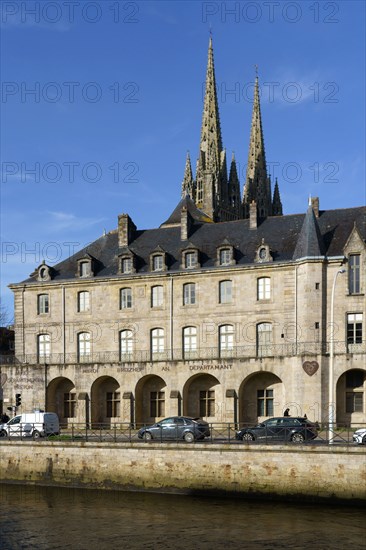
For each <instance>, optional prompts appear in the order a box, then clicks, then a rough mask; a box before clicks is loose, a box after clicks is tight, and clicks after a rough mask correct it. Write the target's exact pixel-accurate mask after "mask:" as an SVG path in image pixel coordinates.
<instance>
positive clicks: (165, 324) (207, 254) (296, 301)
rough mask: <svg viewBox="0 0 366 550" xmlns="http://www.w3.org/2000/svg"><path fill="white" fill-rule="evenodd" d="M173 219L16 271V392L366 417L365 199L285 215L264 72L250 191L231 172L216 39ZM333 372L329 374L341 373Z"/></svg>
mask: <svg viewBox="0 0 366 550" xmlns="http://www.w3.org/2000/svg"><path fill="white" fill-rule="evenodd" d="M182 187H183V188H182V199H181V201H180V202H179V203H178V205H177V206H176V208H175V209H174V210H173V212H172V214H171V216H170V217H169V218H168V220H166V221H165V222H164V223H162V224H161V225H160V227H159V228H155V229H149V230H141V229H138V228H136V226H135V224H134V223H133V221H132V219H131V217H130V216H129V215H128V214H121V215H120V216H119V217H118V226H117V229H116V230H114V231H111V232H109V233H108V234H106V235H103V236H102V237H101V238H99V239H98V240H96V241H95V242H93V243H92V244H91V245H89V246H88V247H87V248H86V249H83V250H81V251H80V252H78V253H76V254H75V255H73V256H72V257H70V258H68V259H67V260H65V261H63V262H61V263H59V264H58V265H55V266H48V265H46V264H45V263H43V264H41V265H40V266H38V267H37V268H36V269H35V271H34V272H33V273H32V275H31V276H30V278H29V279H27V280H26V281H23V282H21V283H17V284H13V285H11V289H12V290H13V292H14V298H15V357H14V362H13V363H12V364H2V365H1V373H2V383H3V402H4V406H8V405H9V404H13V400H14V395H15V393H21V394H22V407H23V409H24V410H29V409H32V408H34V407H42V408H46V409H47V410H50V411H55V412H57V413H58V415H59V416H60V418H61V421H62V422H63V423H70V422H88V423H92V424H98V423H101V422H102V423H107V424H108V423H114V422H126V423H146V422H152V421H155V420H156V419H159V418H162V417H164V416H170V415H176V414H184V415H189V416H201V417H203V418H205V419H207V420H208V421H210V422H219V423H221V422H240V423H247V422H248V423H251V422H256V421H257V420H261V419H262V418H266V417H268V416H273V415H281V414H282V412H283V410H284V409H285V408H287V407H289V408H290V410H291V414H292V415H297V414H305V413H306V414H307V416H308V417H309V418H310V419H313V420H318V421H323V422H326V421H327V420H328V418H329V416H328V415H329V400H330V399H331V401H332V402H333V404H334V410H335V412H336V420H337V422H338V423H339V424H347V425H349V424H357V423H364V422H366V398H365V391H366V366H365V359H366V346H365V336H364V334H365V328H364V322H365V312H366V307H365V305H366V302H365V290H366V289H365V285H366V277H365V275H366V245H365V240H366V225H365V215H366V208H365V207H355V208H347V209H339V210H328V211H326V210H320V207H319V201H318V200H317V199H316V198H313V199H311V201H310V204H309V205H308V207H307V211H306V213H304V214H295V215H283V213H282V204H281V199H280V194H279V188H278V184H277V182H276V185H275V189H274V193H273V196H272V195H271V182H270V180H269V177H268V176H267V171H266V163H265V154H264V142H263V131H262V121H261V116H260V105H259V94H258V80H257V81H256V86H255V97H254V105H253V119H252V128H251V137H250V146H249V162H248V171H247V179H246V182H245V187H244V193H243V200H241V198H240V189H239V179H238V176H237V172H236V167H235V159H234V158H233V159H232V163H231V169H230V175H229V177H227V175H226V159H225V153H224V151H223V148H222V143H221V133H220V122H219V114H218V106H217V98H216V88H215V75H214V65H213V51H212V42H211V41H210V45H209V56H208V69H207V83H206V99H205V104H204V115H203V125H202V132H201V143H200V153H199V159H198V163H197V173H196V178H195V179H194V177H193V173H192V169H191V163H190V159H189V158H188V159H187V162H186V169H185V175H184V180H183V186H182ZM330 372H331V373H333V374H332V376H331V377H330V375H329V373H330Z"/></svg>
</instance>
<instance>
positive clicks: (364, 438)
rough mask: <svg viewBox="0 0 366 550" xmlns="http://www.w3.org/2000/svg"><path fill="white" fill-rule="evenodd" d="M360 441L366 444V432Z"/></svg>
mask: <svg viewBox="0 0 366 550" xmlns="http://www.w3.org/2000/svg"><path fill="white" fill-rule="evenodd" d="M362 443H363V444H364V445H366V434H365V435H364V436H363V438H362Z"/></svg>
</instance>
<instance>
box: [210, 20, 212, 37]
mask: <svg viewBox="0 0 366 550" xmlns="http://www.w3.org/2000/svg"><path fill="white" fill-rule="evenodd" d="M209 33H210V37H211V38H212V25H211V23H210V28H209Z"/></svg>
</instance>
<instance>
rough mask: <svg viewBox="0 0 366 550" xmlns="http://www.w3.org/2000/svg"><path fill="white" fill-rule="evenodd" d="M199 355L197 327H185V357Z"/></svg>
mask: <svg viewBox="0 0 366 550" xmlns="http://www.w3.org/2000/svg"><path fill="white" fill-rule="evenodd" d="M196 356H197V328H196V327H184V329H183V357H184V359H189V358H194V357H196Z"/></svg>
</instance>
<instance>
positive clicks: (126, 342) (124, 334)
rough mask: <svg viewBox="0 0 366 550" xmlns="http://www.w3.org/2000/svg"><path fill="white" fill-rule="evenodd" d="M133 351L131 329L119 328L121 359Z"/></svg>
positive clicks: (124, 358)
mask: <svg viewBox="0 0 366 550" xmlns="http://www.w3.org/2000/svg"><path fill="white" fill-rule="evenodd" d="M132 353H133V333H132V330H128V329H126V330H121V332H120V355H121V360H122V361H123V360H126V358H128V357H130V356H131V355H132Z"/></svg>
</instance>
